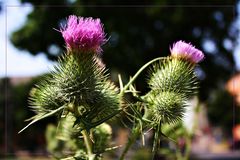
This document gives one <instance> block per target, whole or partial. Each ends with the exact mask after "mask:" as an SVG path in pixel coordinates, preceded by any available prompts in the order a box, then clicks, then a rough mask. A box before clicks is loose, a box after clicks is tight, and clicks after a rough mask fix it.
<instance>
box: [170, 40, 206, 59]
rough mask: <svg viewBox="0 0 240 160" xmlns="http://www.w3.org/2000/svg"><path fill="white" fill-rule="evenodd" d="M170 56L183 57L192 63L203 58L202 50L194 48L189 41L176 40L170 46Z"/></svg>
mask: <svg viewBox="0 0 240 160" xmlns="http://www.w3.org/2000/svg"><path fill="white" fill-rule="evenodd" d="M170 52H171V56H172V57H175V58H183V59H186V60H189V61H191V62H193V63H198V62H200V61H202V60H203V59H204V54H203V52H202V51H200V50H198V49H196V48H195V47H194V46H193V45H192V44H191V43H186V42H184V41H181V40H180V41H178V42H176V43H174V44H173V46H172V48H171V47H170Z"/></svg>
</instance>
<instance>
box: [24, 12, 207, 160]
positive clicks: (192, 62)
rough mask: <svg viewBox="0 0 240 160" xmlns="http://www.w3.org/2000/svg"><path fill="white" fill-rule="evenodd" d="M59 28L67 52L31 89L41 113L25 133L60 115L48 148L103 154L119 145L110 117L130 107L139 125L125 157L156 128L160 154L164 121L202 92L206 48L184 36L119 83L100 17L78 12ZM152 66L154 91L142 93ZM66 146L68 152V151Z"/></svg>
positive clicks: (81, 155)
mask: <svg viewBox="0 0 240 160" xmlns="http://www.w3.org/2000/svg"><path fill="white" fill-rule="evenodd" d="M59 32H60V33H61V34H62V36H63V38H64V40H65V43H66V53H64V54H63V55H62V56H60V57H59V59H58V64H57V65H55V67H54V70H52V71H51V72H50V73H49V74H47V75H46V76H45V77H44V78H43V79H42V81H41V82H39V83H38V84H37V85H36V86H35V87H34V88H33V89H32V90H31V92H30V97H29V102H30V107H31V108H32V109H33V111H34V112H35V113H36V115H35V116H33V117H32V118H30V119H29V120H30V121H31V122H30V123H29V124H28V125H27V126H26V127H25V128H23V129H22V130H21V131H20V132H22V131H23V130H25V129H26V128H27V127H29V126H30V125H32V124H33V123H35V122H37V121H39V120H41V119H44V118H47V117H49V116H56V117H58V127H53V126H52V127H50V128H49V129H48V130H49V133H51V134H48V136H47V137H48V140H49V141H50V139H51V138H50V137H51V136H50V135H52V136H55V137H56V138H57V139H56V141H55V142H54V143H53V144H52V145H51V147H49V148H48V149H49V151H50V152H52V153H53V155H54V154H55V153H58V154H55V155H54V156H55V157H57V158H63V159H88V160H94V159H101V157H102V153H104V152H105V151H107V150H109V149H111V148H115V147H111V146H110V145H109V143H110V141H111V134H112V130H111V127H110V126H109V125H108V124H106V122H107V121H108V120H110V119H112V118H114V117H115V116H117V115H118V114H119V113H120V112H122V111H124V112H127V110H128V109H130V110H132V111H133V112H131V113H129V114H128V115H130V117H131V118H132V119H133V122H134V124H133V126H134V127H133V128H132V136H131V137H130V138H129V142H128V143H127V144H126V146H125V149H123V153H122V155H121V156H120V159H124V158H125V155H126V153H127V151H128V150H129V148H130V146H131V145H132V144H133V143H134V142H135V140H136V139H137V138H138V137H139V136H141V134H142V133H143V131H144V130H147V129H153V130H154V142H153V157H154V154H155V153H156V152H157V150H158V148H159V146H160V139H161V137H162V136H165V135H164V133H162V125H163V124H164V125H171V124H175V123H177V122H179V121H180V120H181V118H182V117H183V116H184V113H185V108H186V107H187V101H188V99H189V98H191V96H193V95H195V94H196V92H197V88H198V81H197V77H196V75H195V73H194V68H195V66H196V65H197V63H198V62H200V61H201V60H203V58H204V55H203V53H202V52H201V51H200V50H198V49H196V48H195V47H194V46H192V45H191V44H188V43H185V42H184V41H178V42H177V43H175V44H174V45H173V47H172V48H170V52H171V56H169V57H160V58H156V59H153V60H152V61H150V62H148V63H146V64H145V65H143V66H142V67H141V68H140V69H139V71H138V72H137V73H136V74H135V75H134V76H133V77H132V78H130V80H129V82H128V83H127V84H126V85H123V83H122V81H121V78H119V84H120V87H119V88H118V87H117V86H116V85H114V83H113V82H111V80H110V79H109V74H108V73H107V69H106V68H105V65H104V63H103V62H102V60H101V53H102V51H103V50H102V48H101V46H102V45H103V44H105V43H106V42H107V39H106V34H105V33H104V29H103V24H102V23H101V21H100V19H93V18H83V17H77V16H74V15H72V16H69V18H68V19H67V24H66V25H65V26H63V27H61V28H60V30H59ZM149 66H151V67H150V68H151V69H149V75H148V85H149V89H150V91H149V92H148V93H146V94H145V95H139V94H138V91H137V89H136V88H135V87H133V83H134V81H135V80H136V78H137V77H138V75H139V74H141V73H142V71H143V70H145V69H147V68H148V67H149ZM119 77H121V76H119ZM129 92H131V93H132V95H133V96H134V97H136V98H137V99H138V101H137V102H136V103H131V102H128V103H126V102H124V101H123V100H124V95H125V93H129ZM123 104H125V105H124V106H123ZM55 130H56V132H55ZM56 151H58V152H56ZM61 151H67V153H68V155H64V154H62V153H64V152H61ZM60 153H61V154H60Z"/></svg>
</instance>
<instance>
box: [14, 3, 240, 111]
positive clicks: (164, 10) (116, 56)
mask: <svg viewBox="0 0 240 160" xmlns="http://www.w3.org/2000/svg"><path fill="white" fill-rule="evenodd" d="M21 2H22V3H31V4H32V5H33V8H34V9H33V11H32V12H31V13H30V14H29V15H28V19H27V22H26V23H25V25H24V26H23V27H22V28H20V29H18V30H17V31H15V32H14V33H12V36H11V42H12V43H13V44H14V45H15V46H16V47H17V48H19V49H22V50H27V51H29V52H30V53H31V54H33V55H37V54H39V53H44V54H46V55H47V57H48V58H49V59H51V60H56V58H57V56H58V55H59V54H61V53H62V51H63V50H64V41H63V38H62V37H61V34H60V33H58V32H56V31H54V30H53V29H52V28H56V29H59V28H60V23H64V22H65V21H66V17H67V16H68V15H70V14H76V15H78V16H91V17H95V18H96V17H99V18H101V20H102V22H103V23H104V24H105V30H106V33H108V34H107V36H108V37H109V42H108V43H107V44H106V45H105V46H104V54H103V60H104V62H105V63H106V64H107V66H108V68H110V71H111V72H119V73H121V74H122V75H123V77H125V79H126V78H128V76H129V75H133V74H134V73H135V72H136V71H137V69H138V68H139V67H140V66H142V65H143V64H144V63H146V62H147V61H149V60H150V59H153V58H155V57H159V56H165V55H167V54H169V44H172V43H173V42H176V41H177V40H180V39H181V40H185V41H186V42H192V43H193V44H194V45H196V46H197V47H198V48H202V50H203V51H204V53H205V54H206V59H205V61H204V62H203V63H202V64H201V67H198V68H197V73H198V74H199V75H198V76H199V78H200V79H201V80H202V81H201V87H200V94H199V95H200V98H201V100H203V101H208V100H209V97H210V95H211V94H212V93H213V91H215V90H218V89H219V88H222V86H223V85H224V84H225V82H226V81H227V80H228V79H229V77H230V76H231V75H232V74H233V73H234V72H236V68H235V62H234V59H233V54H232V52H233V48H234V47H233V46H234V45H236V44H235V43H236V35H237V34H236V33H237V30H236V29H235V28H234V25H233V22H234V20H235V14H236V8H235V5H236V4H235V3H236V2H235V1H234V0H228V1H226V0H218V1H198V0H191V1H187V0H160V1H157V0H149V1H147V0H144V1H142V2H134V1H133V2H128V3H124V2H120V1H114V0H103V1H97V0H92V1H87V0H42V1H34V0H21ZM114 78H115V77H114ZM137 85H138V86H137V87H138V88H140V90H145V91H147V88H146V87H145V86H146V84H145V80H144V79H143V76H142V77H140V78H139V79H138V81H137ZM218 100H219V101H221V100H222V101H224V99H218ZM229 105H231V104H229ZM215 109H217V108H215ZM231 113H232V112H231V110H229V114H231ZM213 114H214V112H213Z"/></svg>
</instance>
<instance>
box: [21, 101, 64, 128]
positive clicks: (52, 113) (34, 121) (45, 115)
mask: <svg viewBox="0 0 240 160" xmlns="http://www.w3.org/2000/svg"><path fill="white" fill-rule="evenodd" d="M65 107H66V106H65V105H64V106H61V107H59V108H58V109H55V110H53V111H51V112H49V113H47V114H44V115H42V116H41V117H39V118H36V119H34V120H33V121H32V122H30V123H29V124H28V125H27V126H26V127H24V128H23V129H22V130H20V131H19V132H18V133H21V132H22V131H24V130H25V129H27V128H28V127H29V126H30V125H32V124H34V123H36V122H37V121H40V120H42V119H44V118H47V117H49V116H52V115H54V114H55V113H57V112H59V111H61V110H63V109H64V108H65Z"/></svg>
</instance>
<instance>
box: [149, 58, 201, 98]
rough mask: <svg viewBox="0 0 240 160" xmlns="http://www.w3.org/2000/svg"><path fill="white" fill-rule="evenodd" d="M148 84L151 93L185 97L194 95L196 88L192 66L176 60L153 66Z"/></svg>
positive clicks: (171, 59)
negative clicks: (168, 93) (178, 94)
mask: <svg viewBox="0 0 240 160" xmlns="http://www.w3.org/2000/svg"><path fill="white" fill-rule="evenodd" d="M148 84H149V86H150V88H151V90H152V92H156V93H158V92H165V91H168V92H175V93H180V94H184V95H185V96H186V97H190V96H192V95H194V94H195V93H196V91H197V88H198V82H197V77H196V75H195V73H194V65H193V64H192V63H190V62H188V61H184V60H182V59H177V58H167V59H166V60H164V61H163V62H160V63H158V64H156V65H154V67H153V69H152V72H151V73H150V78H149V81H148Z"/></svg>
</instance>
